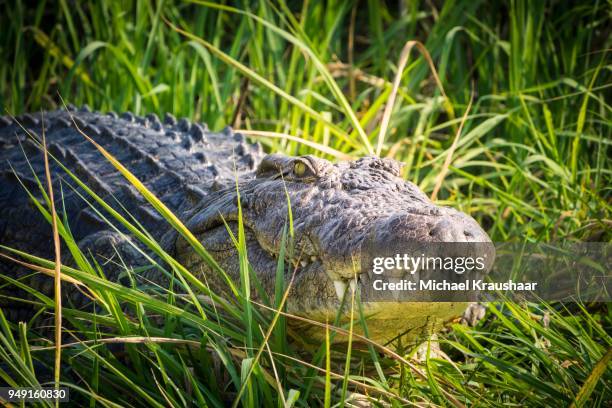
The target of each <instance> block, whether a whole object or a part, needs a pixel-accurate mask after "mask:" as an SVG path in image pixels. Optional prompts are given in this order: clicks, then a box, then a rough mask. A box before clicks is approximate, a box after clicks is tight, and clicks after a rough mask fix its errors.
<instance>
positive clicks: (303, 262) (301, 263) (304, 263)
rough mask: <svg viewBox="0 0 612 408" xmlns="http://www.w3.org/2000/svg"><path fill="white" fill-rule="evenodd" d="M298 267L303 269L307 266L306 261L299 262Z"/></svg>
mask: <svg viewBox="0 0 612 408" xmlns="http://www.w3.org/2000/svg"><path fill="white" fill-rule="evenodd" d="M300 265H302V268H305V267H306V265H308V262H306V261H300Z"/></svg>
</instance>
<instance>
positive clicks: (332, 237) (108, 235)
mask: <svg viewBox="0 0 612 408" xmlns="http://www.w3.org/2000/svg"><path fill="white" fill-rule="evenodd" d="M43 131H44V132H45V136H46V143H47V147H48V151H49V154H50V155H51V156H52V157H53V158H55V159H57V161H56V160H50V173H51V179H52V183H53V186H54V192H55V195H56V202H57V207H58V208H57V209H58V212H59V215H60V217H61V218H62V219H66V220H68V221H67V222H68V226H69V229H70V233H71V234H72V235H73V237H74V239H75V241H76V242H78V243H79V246H80V248H81V249H83V250H84V251H85V252H86V253H88V254H91V256H93V257H96V259H99V263H100V264H101V265H103V268H104V271H105V274H106V276H107V277H108V278H109V279H115V280H117V279H120V276H121V275H122V274H121V273H120V270H122V268H123V265H130V266H134V267H135V266H138V265H139V264H143V263H147V260H146V259H144V258H143V254H142V251H138V250H137V249H138V248H137V245H134V243H133V241H132V240H131V238H130V237H129V236H128V235H127V234H124V232H123V231H121V230H120V229H113V228H111V227H110V225H109V223H108V221H107V220H106V219H105V217H104V212H103V211H99V210H96V206H95V205H91V204H88V203H87V202H86V201H85V199H86V198H87V197H88V195H87V194H86V193H85V192H84V191H83V190H82V188H81V187H79V186H78V185H75V183H74V181H73V180H72V179H71V178H70V177H68V176H67V173H66V171H65V169H63V168H62V167H61V166H60V165H59V164H58V162H59V163H62V164H63V165H64V166H66V168H68V169H69V170H70V171H71V172H73V173H74V174H75V175H77V176H78V177H79V178H80V179H81V180H82V181H83V182H84V183H85V184H86V185H88V186H89V187H90V188H91V189H93V190H94V191H95V192H96V194H98V195H99V196H100V197H103V198H104V199H105V200H106V202H108V203H109V204H110V205H111V206H112V207H113V208H116V209H117V211H120V212H121V213H123V214H129V216H130V217H133V218H131V219H133V220H137V222H138V223H139V225H140V226H141V227H142V228H143V229H144V230H146V231H147V232H148V233H149V234H150V235H151V237H152V238H153V239H155V240H157V241H158V242H160V243H161V245H162V246H163V248H164V249H165V251H167V253H169V254H170V255H171V256H173V257H174V258H175V259H176V260H177V261H178V262H180V263H181V264H182V265H184V266H185V267H186V268H187V269H188V270H190V271H192V272H193V273H194V274H196V276H197V277H198V278H199V279H202V280H204V279H205V280H206V283H207V285H209V286H210V287H211V288H212V289H213V290H215V291H217V292H218V293H225V294H227V295H230V294H229V292H228V290H227V288H228V284H227V282H226V280H225V278H224V277H223V276H222V275H221V274H220V273H218V271H216V270H215V269H214V268H213V267H211V266H210V262H207V261H205V260H204V259H203V258H202V257H201V256H200V255H198V254H197V253H196V252H195V251H194V250H193V248H192V246H191V244H190V243H189V242H187V240H186V239H185V238H184V237H183V235H181V234H178V233H177V232H176V230H175V229H174V228H172V227H171V226H170V225H169V224H168V223H167V222H166V221H165V220H164V219H163V218H162V217H161V216H160V215H159V213H158V212H157V211H156V210H155V209H154V208H153V207H152V206H151V205H150V204H149V203H148V202H147V201H146V200H145V199H144V198H143V197H142V196H141V195H140V194H139V193H138V191H137V190H136V189H135V188H134V187H133V186H132V185H130V183H129V182H128V181H126V179H125V178H124V177H123V176H122V175H121V174H120V173H119V172H118V171H117V170H116V168H115V167H113V165H112V164H111V163H110V162H109V161H108V160H106V159H105V158H104V157H103V156H102V155H101V153H100V151H99V150H98V149H97V148H96V146H95V145H94V144H93V143H92V142H91V141H90V140H88V139H87V138H85V137H84V135H83V134H82V133H81V132H83V133H84V134H86V135H88V136H89V137H90V138H91V139H92V140H95V142H96V143H97V144H99V145H100V146H102V147H103V148H104V149H106V150H107V151H108V152H109V153H110V154H111V155H113V156H114V157H115V158H116V159H117V160H118V161H119V162H120V163H122V164H124V165H125V167H126V168H127V169H128V170H129V171H131V172H132V173H133V174H134V175H135V176H136V177H137V178H138V179H139V180H140V181H142V183H144V185H145V186H147V188H148V189H149V190H150V191H151V192H153V193H154V194H155V195H156V196H157V197H158V198H159V199H160V200H161V201H162V202H163V203H164V204H165V205H166V206H167V207H168V208H169V209H170V210H171V211H172V212H173V213H174V214H176V216H177V217H178V218H179V219H180V220H181V221H182V222H183V223H184V224H185V225H186V226H187V227H188V228H189V230H190V231H191V232H192V233H193V234H194V236H195V237H196V238H197V239H198V240H199V241H200V242H201V243H202V245H203V247H204V248H206V250H207V251H208V252H209V253H210V254H211V255H212V257H213V258H214V259H215V261H216V262H217V264H218V265H219V266H220V267H221V268H222V269H223V270H225V271H226V272H227V275H228V276H229V277H230V278H231V279H232V280H234V281H235V282H239V279H240V263H239V262H240V260H239V256H238V252H237V249H236V245H235V243H234V241H233V239H232V237H231V236H230V234H229V233H228V229H229V230H230V231H233V232H234V233H235V234H237V229H238V224H239V217H242V220H243V225H244V234H245V235H244V236H245V245H246V249H247V253H248V260H249V262H250V264H251V266H252V268H253V271H254V273H255V274H256V276H257V278H258V280H259V282H260V284H261V287H262V288H263V289H264V291H265V292H266V293H267V294H269V295H270V296H271V294H273V293H274V286H275V277H276V266H277V263H278V257H279V254H280V253H281V246H282V242H284V241H283V236H284V234H285V236H286V231H287V224H288V220H289V218H288V217H289V214H291V219H292V223H293V237H294V250H293V251H288V252H285V253H286V254H291V255H287V256H290V259H287V262H286V265H287V268H286V269H287V270H286V272H285V273H286V277H285V281H286V282H289V281H291V282H292V284H291V288H290V292H289V296H288V299H287V304H286V308H287V311H288V312H289V313H291V314H295V315H298V316H303V317H306V318H308V319H312V320H317V321H326V320H330V321H333V319H334V317H335V316H336V314H337V313H338V309H339V307H340V304H341V302H342V299H343V296H346V293H347V292H348V290H353V291H354V290H359V289H360V286H361V285H363V282H362V279H360V276H362V271H361V270H360V265H359V262H357V263H356V262H355V259H356V258H359V256H360V251H362V250H363V249H362V248H363V243H364V241H365V240H366V239H372V237H373V236H374V237H375V238H373V239H375V240H379V241H380V242H378V244H381V245H384V244H385V243H386V242H393V243H398V242H399V243H402V242H406V243H410V242H485V243H490V242H491V241H490V239H489V237H488V235H487V234H486V232H485V231H484V230H483V229H482V228H481V227H480V226H479V224H478V223H477V222H476V221H475V220H474V219H473V218H472V217H471V216H469V215H467V214H465V213H463V212H460V211H458V210H456V209H453V208H450V207H442V206H438V205H435V204H434V203H433V202H432V201H430V200H429V198H428V197H427V196H426V195H425V194H424V193H423V192H422V191H421V190H419V188H418V187H417V186H416V185H415V184H413V183H411V182H409V181H406V180H404V179H403V178H402V177H401V167H402V165H401V163H399V162H397V161H395V160H392V159H388V158H378V157H371V156H368V157H362V158H359V159H357V160H353V161H339V162H336V163H332V162H330V161H328V160H325V159H322V158H319V157H315V156H312V155H307V156H299V157H290V156H286V155H282V154H267V155H266V154H264V152H263V149H262V147H261V146H260V145H259V144H253V143H250V142H248V141H247V139H246V138H245V136H244V135H243V134H241V133H237V132H234V131H233V130H232V129H231V128H229V127H227V128H225V129H223V130H221V131H218V132H214V131H211V130H209V129H208V128H207V126H206V125H204V124H201V123H194V122H192V121H190V120H188V119H186V118H182V119H178V120H177V119H176V118H175V117H174V116H172V115H170V114H166V115H165V117H164V118H163V119H160V118H159V117H158V116H157V115H155V114H149V115H146V116H137V115H134V114H132V113H131V112H125V113H122V114H116V113H114V112H108V113H101V112H97V111H92V110H91V109H90V108H88V107H87V106H84V107H82V108H78V109H77V108H76V107H74V106H68V107H67V108H66V109H59V110H55V111H47V112H40V113H37V114H23V115H20V116H18V117H17V118H13V117H8V116H4V117H0V158H1V160H0V244H2V245H5V246H7V247H11V248H15V249H18V250H21V251H25V252H28V253H30V254H34V255H37V256H41V257H45V258H47V259H53V245H52V229H51V227H50V224H49V222H47V221H46V220H45V219H44V218H43V216H42V214H41V212H40V210H39V209H37V207H36V206H35V205H34V202H33V200H39V201H40V202H41V203H43V205H44V201H43V200H42V197H41V194H40V189H39V187H38V184H37V178H38V179H39V180H44V177H45V168H44V162H43V153H42V151H41V147H40V140H41V135H42V132H43ZM26 189H27V190H29V191H30V192H31V193H32V196H30V195H28V194H26ZM89 201H91V199H90V200H89ZM289 210H290V211H289ZM3 252H4V251H3ZM116 255H120V257H119V258H117V256H116ZM63 259H65V260H66V262H70V261H69V260H70V254H65V255H64V256H63ZM113 259H115V261H114V262H113ZM117 259H120V260H121V262H118V261H117ZM290 266H293V268H290ZM142 274H143V276H142V277H141V278H142V279H143V281H146V282H154V283H157V284H158V285H164V284H167V282H166V281H165V279H166V277H165V275H163V274H162V273H161V272H160V270H159V269H155V268H151V269H149V270H147V271H146V272H143V273H142ZM123 275H125V274H123ZM0 276H8V277H12V278H15V277H18V278H19V279H20V280H21V281H22V282H23V283H24V284H26V285H30V286H32V287H34V288H36V289H38V290H40V291H41V292H43V293H52V284H53V282H52V279H51V278H49V277H46V276H42V275H40V274H32V271H31V270H27V269H25V268H24V267H23V266H20V265H19V264H17V263H14V262H12V261H9V260H7V259H5V258H2V259H0ZM347 288H348V289H347ZM79 296H82V294H81V293H80V292H77V291H72V292H70V297H71V299H70V300H71V301H74V302H75V304H76V303H77V302H76V298H78V297H79ZM0 298H1V299H0V307H2V309H3V311H4V312H5V314H7V313H9V312H10V311H13V312H15V313H17V312H19V311H22V310H24V309H27V307H28V305H27V303H22V302H20V301H18V300H17V299H15V298H16V296H12V297H11V296H8V297H7V296H0ZM344 300H346V298H344ZM364 305H365V312H366V314H367V315H368V316H369V320H368V322H369V325H370V330H369V333H368V334H369V335H370V336H371V337H372V338H373V339H375V340H377V341H388V340H390V339H393V338H395V337H396V336H398V335H402V334H405V333H410V336H411V337H413V338H414V337H415V336H417V335H419V334H422V333H423V332H424V331H425V330H430V329H431V328H432V327H434V326H435V325H436V324H439V323H441V322H444V321H447V320H449V319H451V318H453V317H455V316H459V315H460V314H461V313H462V312H463V311H464V310H465V307H466V304H465V303H463V302H436V303H433V302H432V303H427V302H425V303H423V302H367V299H365V300H364ZM17 315H19V313H17ZM432 322H434V323H435V324H433V323H432ZM296 324H298V325H301V324H303V323H296ZM309 327H310V326H309ZM309 330H310V329H309ZM312 330H314V329H312Z"/></svg>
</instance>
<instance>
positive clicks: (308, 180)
mask: <svg viewBox="0 0 612 408" xmlns="http://www.w3.org/2000/svg"><path fill="white" fill-rule="evenodd" d="M400 169H401V164H400V163H398V162H396V161H394V160H391V159H379V158H374V157H365V158H362V159H359V160H356V161H350V162H339V163H337V164H333V163H331V162H329V161H327V160H323V159H320V158H317V157H314V156H302V157H288V156H284V155H278V154H273V155H268V156H266V157H265V158H264V159H263V161H262V162H261V163H260V165H259V167H258V169H257V171H256V174H255V177H254V178H251V179H249V180H246V181H240V182H239V183H238V185H237V188H236V184H235V183H234V185H233V186H229V187H227V188H224V189H221V190H220V191H217V192H216V193H211V195H210V197H209V198H207V199H205V200H204V201H203V202H202V203H201V204H200V205H199V206H198V207H197V208H195V210H194V211H193V212H192V214H191V216H190V218H189V221H188V223H187V226H188V227H189V228H190V229H191V231H192V232H193V233H195V234H196V236H197V237H198V238H200V239H201V241H202V243H203V245H204V247H205V248H206V249H207V250H209V251H210V252H211V253H212V255H213V256H214V257H215V258H216V260H217V261H218V262H219V264H220V265H221V266H222V267H223V268H225V270H226V271H227V272H228V273H229V274H230V276H231V277H233V278H234V279H236V280H237V279H238V276H239V264H238V256H237V255H236V247H235V244H234V242H233V240H232V238H231V237H230V234H229V233H228V229H229V230H232V231H233V233H234V235H235V236H236V237H237V221H238V219H239V212H238V211H239V207H238V202H240V207H241V208H240V209H241V212H242V219H243V223H244V228H245V238H246V245H247V249H248V258H249V261H250V263H251V265H252V267H253V270H254V271H255V273H256V274H257V276H258V278H259V280H260V282H261V284H262V286H263V288H264V289H265V290H266V291H267V292H268V293H273V292H274V282H275V273H276V265H277V258H278V256H279V254H280V253H281V245H282V242H283V234H284V231H286V230H287V229H288V227H289V217H290V216H291V219H292V225H293V231H294V237H295V239H294V251H293V252H292V254H291V255H287V256H288V257H290V259H287V261H288V262H287V264H290V265H291V266H292V267H290V268H288V269H289V271H288V274H287V276H286V280H287V281H288V280H289V279H290V277H291V275H292V272H294V271H295V274H294V280H293V285H292V290H291V293H290V297H289V299H288V310H289V311H290V312H292V313H296V314H300V315H303V316H306V317H309V318H313V319H316V320H323V321H324V320H325V319H330V320H333V318H334V316H335V315H336V313H337V311H338V305H339V299H340V298H342V295H343V293H346V292H345V289H346V287H347V286H349V287H353V288H355V287H357V288H359V286H360V285H362V284H363V283H362V282H363V280H362V279H360V276H361V274H362V271H361V262H360V259H361V256H362V255H363V254H362V251H363V250H364V249H363V248H365V246H364V242H366V241H367V240H368V239H369V240H375V241H378V242H376V244H377V245H378V246H379V247H380V246H384V245H385V244H386V243H393V244H398V243H400V244H401V243H404V242H405V243H406V244H410V243H414V242H419V243H423V242H484V243H490V242H491V241H490V239H489V237H488V236H487V234H486V233H485V232H484V231H483V230H482V228H481V227H480V226H479V225H478V223H477V222H476V221H475V220H474V219H473V218H471V217H470V216H468V215H466V214H464V213H462V212H460V211H457V210H455V209H452V208H447V207H440V206H436V205H434V204H433V203H432V202H431V201H430V200H429V199H428V198H427V197H426V196H425V194H423V192H421V191H420V190H419V189H418V187H416V186H415V185H414V184H413V183H411V182H409V181H406V180H404V179H402V178H401V177H400ZM237 191H238V193H237ZM289 208H290V211H289ZM289 214H291V215H289ZM177 245H178V248H177V253H178V254H179V258H182V259H179V260H181V261H183V262H184V263H185V264H186V265H187V266H189V267H191V268H192V269H194V268H195V269H200V270H201V271H202V272H203V273H204V274H205V275H206V276H205V277H206V279H207V280H208V281H209V282H210V281H215V280H218V282H216V283H217V285H216V286H217V287H218V285H223V282H221V281H220V278H219V277H218V276H215V275H214V274H206V271H207V267H206V266H205V265H203V263H202V260H201V259H199V258H198V257H197V256H196V255H194V254H193V251H190V249H189V248H188V246H187V244H186V243H185V242H183V241H180V240H179V242H178V243H177ZM194 272H197V271H194ZM355 277H356V278H357V279H356V280H355ZM211 286H212V285H211ZM464 307H465V306H464V304H457V305H452V304H451V305H448V304H446V305H444V304H428V303H419V304H416V303H410V302H385V303H380V304H370V305H369V306H368V312H369V313H370V314H372V315H376V316H378V318H379V319H380V320H381V321H382V322H384V323H385V324H382V325H381V324H377V328H378V329H380V330H377V329H375V330H374V337H376V338H378V339H384V340H386V339H389V338H392V337H393V336H395V335H397V334H398V333H400V332H401V331H402V330H403V331H406V330H412V329H413V327H414V326H419V327H421V326H422V325H423V322H424V321H426V320H428V318H430V317H432V316H434V317H439V318H441V319H445V318H449V317H450V316H452V315H458V314H460V313H461V309H462V308H464ZM424 319H425V320H424ZM429 320H430V319H429ZM391 326H392V329H390V328H389V327H391ZM378 331H380V332H381V333H380V335H377V334H376V333H377V332H378ZM371 332H372V330H371ZM371 334H372V333H371Z"/></svg>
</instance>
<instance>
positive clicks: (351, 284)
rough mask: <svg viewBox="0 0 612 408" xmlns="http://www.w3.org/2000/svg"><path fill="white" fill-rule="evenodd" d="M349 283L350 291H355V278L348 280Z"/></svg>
mask: <svg viewBox="0 0 612 408" xmlns="http://www.w3.org/2000/svg"><path fill="white" fill-rule="evenodd" d="M349 285H350V286H351V291H352V292H353V293H355V290H356V289H357V278H354V279H351V280H349Z"/></svg>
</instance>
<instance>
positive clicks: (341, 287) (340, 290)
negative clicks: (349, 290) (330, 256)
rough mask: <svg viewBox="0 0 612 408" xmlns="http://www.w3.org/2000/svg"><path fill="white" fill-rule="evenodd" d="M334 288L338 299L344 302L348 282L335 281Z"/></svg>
mask: <svg viewBox="0 0 612 408" xmlns="http://www.w3.org/2000/svg"><path fill="white" fill-rule="evenodd" d="M334 288H336V296H338V300H339V301H341V302H342V298H343V297H344V292H346V282H344V281H340V280H337V281H334Z"/></svg>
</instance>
